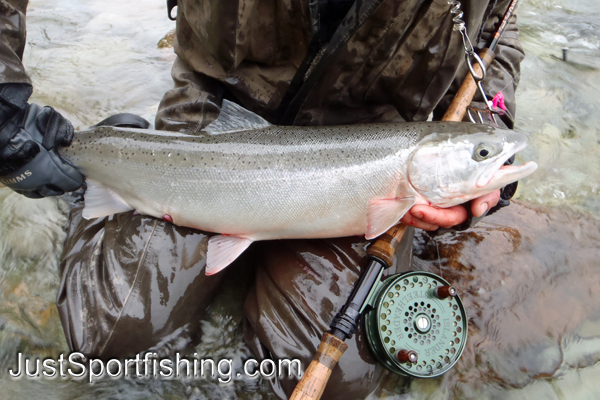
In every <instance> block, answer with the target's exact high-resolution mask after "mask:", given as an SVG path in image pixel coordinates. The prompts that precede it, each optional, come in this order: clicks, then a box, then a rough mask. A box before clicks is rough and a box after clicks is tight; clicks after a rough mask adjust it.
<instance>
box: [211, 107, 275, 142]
mask: <svg viewBox="0 0 600 400" xmlns="http://www.w3.org/2000/svg"><path fill="white" fill-rule="evenodd" d="M269 126H271V124H270V123H269V122H268V121H266V120H265V119H264V118H262V117H261V116H259V115H256V114H255V113H253V112H252V111H249V110H246V109H245V108H244V107H242V106H240V105H238V104H235V103H232V102H231V101H229V100H223V105H222V106H221V113H220V114H219V117H218V118H217V119H216V120H214V121H213V122H211V123H210V124H208V126H206V128H204V131H205V132H207V133H209V134H211V135H221V134H224V133H233V132H242V131H248V130H253V129H262V128H267V127H269Z"/></svg>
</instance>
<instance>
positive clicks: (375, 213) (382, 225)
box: [365, 197, 416, 240]
mask: <svg viewBox="0 0 600 400" xmlns="http://www.w3.org/2000/svg"><path fill="white" fill-rule="evenodd" d="M415 203H416V199H415V198H414V197H403V198H401V199H377V200H370V201H369V205H368V207H367V233H365V237H366V238H367V239H368V240H371V239H374V238H376V237H377V236H379V235H381V234H382V233H384V232H386V231H387V230H388V229H390V228H391V227H392V226H394V225H396V224H397V223H398V221H400V218H402V217H403V216H404V214H406V212H407V211H408V210H410V208H411V207H412V206H414V205H415Z"/></svg>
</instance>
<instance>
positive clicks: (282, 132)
mask: <svg viewBox="0 0 600 400" xmlns="http://www.w3.org/2000/svg"><path fill="white" fill-rule="evenodd" d="M432 127H435V128H436V129H437V130H438V131H439V130H440V129H441V130H446V129H444V125H440V124H424V123H418V124H376V125H368V126H336V127H276V126H272V127H268V128H263V129H260V130H254V131H245V132H236V133H229V134H222V135H212V136H208V135H207V136H188V135H174V134H167V133H163V132H158V131H156V134H151V133H149V132H152V131H138V130H124V129H115V128H111V127H102V128H96V129H94V130H89V131H85V132H79V133H78V134H77V135H76V136H75V139H74V141H73V143H72V145H71V146H70V147H68V148H64V149H62V150H61V155H62V156H63V157H65V158H66V159H68V160H69V161H70V162H72V163H73V164H74V165H75V166H76V167H78V168H79V169H80V170H81V171H82V172H83V173H84V175H86V177H87V178H88V179H91V180H94V181H96V182H99V183H101V184H102V185H104V186H106V187H107V188H109V189H111V190H113V191H115V192H116V193H118V194H119V196H120V197H121V198H122V199H123V200H124V201H125V202H126V203H127V204H128V205H130V206H131V207H132V208H133V209H135V210H137V211H138V212H140V213H142V214H147V215H152V216H155V217H157V218H160V217H162V216H163V215H165V214H168V215H170V216H171V217H172V218H173V221H174V223H176V224H178V225H184V226H189V227H193V228H198V229H202V230H206V231H212V232H219V233H224V234H229V235H239V236H244V237H248V238H250V239H253V240H265V239H274V238H301V237H337V236H346V235H355V234H363V233H364V232H365V231H366V212H367V204H368V201H369V200H371V199H377V198H393V197H397V196H398V193H397V190H398V187H400V183H401V182H402V181H403V180H405V179H406V178H405V174H406V162H407V158H408V157H409V155H410V153H411V151H412V150H413V148H414V146H415V145H416V144H417V143H418V142H419V141H420V139H421V138H422V137H423V136H424V135H425V134H431V133H432V130H431V128H432Z"/></svg>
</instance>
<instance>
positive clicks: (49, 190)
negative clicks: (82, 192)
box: [0, 97, 84, 198]
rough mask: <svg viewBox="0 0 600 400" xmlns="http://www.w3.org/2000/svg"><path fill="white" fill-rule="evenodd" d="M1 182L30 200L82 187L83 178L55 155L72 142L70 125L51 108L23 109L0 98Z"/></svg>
mask: <svg viewBox="0 0 600 400" xmlns="http://www.w3.org/2000/svg"><path fill="white" fill-rule="evenodd" d="M0 119H4V121H3V123H2V122H0V123H2V125H1V127H0V183H2V184H3V185H6V186H8V187H9V188H11V189H12V190H14V191H15V192H17V193H20V194H22V195H24V196H27V197H30V198H41V197H45V196H58V195H61V194H63V193H65V192H70V191H73V190H76V189H78V188H79V187H81V185H82V184H83V181H84V177H83V175H81V173H80V172H79V171H78V170H77V169H75V168H74V167H73V166H72V165H71V164H69V163H68V162H67V161H66V160H64V159H63V158H62V157H61V156H60V155H59V154H58V152H57V147H58V146H68V145H70V144H71V141H72V140H73V133H74V130H73V126H72V125H71V123H70V122H69V121H67V120H66V119H65V118H64V117H63V116H62V115H60V114H59V113H58V112H56V111H55V110H54V109H53V108H52V107H40V106H38V105H37V104H27V105H25V107H24V108H20V107H17V106H15V105H14V102H7V101H6V99H4V98H2V97H0Z"/></svg>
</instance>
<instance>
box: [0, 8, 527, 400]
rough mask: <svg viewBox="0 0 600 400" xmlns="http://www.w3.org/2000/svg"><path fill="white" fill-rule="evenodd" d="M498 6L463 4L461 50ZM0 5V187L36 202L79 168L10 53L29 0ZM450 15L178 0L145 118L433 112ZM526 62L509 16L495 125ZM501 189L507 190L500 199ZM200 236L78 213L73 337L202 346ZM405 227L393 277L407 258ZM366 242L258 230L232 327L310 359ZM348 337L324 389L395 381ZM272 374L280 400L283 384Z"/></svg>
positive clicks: (214, 285)
mask: <svg viewBox="0 0 600 400" xmlns="http://www.w3.org/2000/svg"><path fill="white" fill-rule="evenodd" d="M173 3H176V2H174V1H172V0H171V1H169V4H170V5H173ZM453 3H454V2H453ZM508 3H509V1H508V0H495V1H475V0H465V1H463V2H462V4H461V6H460V8H461V10H463V11H464V17H463V22H464V24H465V26H466V29H467V30H466V31H467V33H468V35H469V37H470V39H471V41H472V42H473V43H474V44H477V45H479V46H483V45H484V44H485V43H487V42H489V40H490V38H491V35H492V33H493V32H494V31H495V28H496V25H497V24H498V21H499V20H500V19H501V17H502V15H503V14H504V12H505V11H506V8H507V5H508ZM0 5H1V7H0V19H1V21H2V24H1V25H0V31H1V35H2V36H1V39H0V64H1V65H2V66H3V68H2V70H1V72H0V82H1V84H0V126H1V128H0V181H3V182H4V183H6V184H8V186H9V187H11V188H12V189H13V190H15V191H17V192H19V193H21V194H23V195H25V196H28V197H34V198H38V197H44V196H53V195H61V194H63V193H64V192H69V191H73V190H76V189H78V188H79V187H80V186H82V184H83V177H82V176H81V174H79V172H78V171H76V170H75V169H74V168H73V167H72V166H70V165H68V164H67V163H66V162H64V161H63V160H62V159H61V158H60V156H59V155H58V154H57V152H56V147H58V146H64V145H68V144H69V143H70V142H71V140H72V138H73V127H72V125H71V124H70V123H69V121H67V120H66V119H65V118H64V117H62V116H61V115H60V114H59V113H58V112H56V111H55V110H54V109H52V108H50V107H39V106H37V105H35V104H28V99H29V96H30V95H31V93H32V85H31V81H30V80H29V77H28V76H27V74H26V72H25V70H24V68H23V65H22V64H21V58H22V55H23V50H24V45H25V11H26V7H27V0H0ZM455 17H457V14H453V13H451V4H449V3H448V1H447V0H441V1H425V0H363V1H357V2H354V1H352V0H320V1H312V0H276V1H247V0H239V1H237V2H225V1H218V0H179V4H178V10H177V29H176V39H175V43H174V48H175V53H176V54H177V58H176V60H175V63H174V65H173V68H172V77H173V80H174V82H175V86H174V88H173V89H172V90H170V91H169V92H167V93H166V94H165V96H164V98H163V100H162V102H161V103H160V106H159V110H158V113H157V116H156V128H157V129H162V130H171V131H178V132H184V133H187V134H196V135H201V134H202V132H201V131H202V129H203V128H204V127H205V126H206V125H208V124H209V123H210V122H211V121H213V120H214V119H215V118H216V117H217V116H218V114H219V111H220V105H221V102H222V100H223V99H229V100H231V101H234V102H237V103H239V104H241V105H242V106H244V107H245V108H247V109H249V110H251V111H253V112H256V113H257V114H259V115H261V116H263V117H264V118H266V119H267V120H269V121H270V122H273V123H278V124H288V125H292V124H293V125H339V124H358V123H370V122H392V121H424V120H427V119H428V118H429V117H431V118H433V119H434V120H439V119H440V118H441V116H442V115H443V113H444V111H445V110H446V108H447V107H448V105H449V103H450V101H451V99H452V97H453V96H454V94H455V93H456V91H457V89H458V86H459V84H460V82H462V80H463V78H464V77H465V75H466V74H467V72H468V68H467V66H466V64H465V62H464V47H463V42H462V39H461V35H460V34H459V33H458V32H456V31H454V30H453V27H454V26H455V24H456V23H459V22H460V21H457V20H456V19H455ZM453 19H454V20H453ZM522 58H523V50H522V48H521V45H520V43H519V40H518V34H517V29H516V26H515V20H514V18H513V20H512V21H511V24H510V26H509V27H508V29H507V31H506V32H505V34H504V36H503V38H502V40H501V41H500V43H499V46H498V48H497V56H496V59H495V61H494V62H493V64H492V65H491V66H490V68H488V75H487V78H486V79H485V81H484V82H483V86H484V88H485V90H486V92H487V93H488V94H491V95H492V96H493V95H495V94H497V93H499V92H502V94H503V96H504V99H505V104H506V107H507V112H506V113H505V114H504V115H503V116H502V117H501V120H500V121H499V123H500V124H504V125H506V127H508V128H512V127H513V119H512V116H514V113H515V103H514V99H515V89H516V85H517V83H518V74H519V63H520V61H521V60H522ZM486 100H489V99H483V98H479V99H478V102H476V103H474V104H473V105H474V106H475V107H477V108H483V106H482V105H483V104H484V103H483V102H484V101H486ZM489 123H492V121H491V120H490V121H489ZM25 126H27V127H28V128H27V130H25V129H24V127H25ZM41 137H43V140H39V139H36V138H41ZM512 193H514V188H511V190H505V193H503V194H502V200H501V201H500V204H501V205H505V204H507V200H508V199H509V198H510V196H511V195H512ZM499 198H500V193H499V192H495V193H492V194H490V195H486V196H483V197H482V198H479V199H476V200H474V201H473V203H472V204H470V205H466V206H456V207H453V208H449V209H443V210H441V209H435V208H433V207H428V206H423V205H420V206H415V207H413V208H412V209H411V211H410V212H409V213H408V214H407V215H406V216H405V217H404V218H403V219H402V221H403V222H405V223H407V224H409V225H412V226H414V227H417V228H422V229H426V230H430V231H434V230H436V229H438V228H439V227H455V228H456V227H457V226H459V225H461V226H459V228H461V229H462V228H465V227H467V226H468V224H469V222H470V221H472V218H470V217H469V213H470V214H471V215H472V216H474V217H480V216H482V215H483V214H485V212H486V211H487V210H489V209H492V208H493V207H494V206H496V203H498V200H499ZM210 235H211V234H210V233H204V232H199V231H196V230H192V229H188V228H182V227H178V226H175V225H173V224H171V223H169V222H166V221H160V220H156V219H154V218H150V217H145V216H141V215H135V213H133V212H130V213H122V214H118V215H115V216H112V217H107V218H101V219H97V220H90V221H87V220H84V219H83V218H82V217H81V208H80V207H78V208H74V209H73V210H72V212H71V216H70V226H69V229H68V235H67V239H66V242H65V247H64V253H63V257H62V263H61V284H60V291H59V294H58V300H57V305H58V308H59V313H60V317H61V321H62V323H63V328H64V330H65V334H66V337H67V343H68V344H69V347H70V349H71V350H73V351H80V352H83V353H84V354H87V355H91V356H95V357H102V358H112V357H125V356H130V355H132V354H135V353H137V352H140V351H145V350H148V349H154V350H157V351H159V352H160V351H167V352H171V351H175V350H178V349H181V348H184V347H186V346H189V345H193V344H195V343H197V342H198V340H200V336H201V330H200V328H199V321H200V318H201V316H202V313H203V312H204V310H205V308H206V307H207V305H208V304H209V303H210V301H211V300H212V299H213V298H214V296H215V294H216V292H217V291H218V290H219V287H220V285H221V283H222V281H223V279H224V277H225V275H226V272H222V273H219V274H217V275H215V276H211V277H207V276H205V275H204V267H205V258H206V244H207V240H208V238H209V236H210ZM411 236H412V235H406V238H408V239H405V240H404V242H403V243H401V244H400V246H401V248H402V249H403V251H401V252H400V256H399V258H398V259H399V260H401V261H402V262H399V263H398V265H396V266H394V267H393V268H390V269H391V270H393V271H389V273H390V274H393V273H396V272H398V271H403V270H406V269H408V268H409V267H410V263H409V261H407V260H410V249H411V245H412V243H411V239H410V237H411ZM365 246H366V241H365V240H364V238H359V237H351V238H339V239H328V240H325V239H321V240H293V241H292V240H285V241H275V242H263V243H256V244H255V245H253V247H252V248H251V250H252V251H250V252H248V255H246V256H242V257H241V259H240V260H239V261H237V262H236V263H237V264H245V267H246V268H249V269H251V270H252V271H253V274H254V276H255V278H254V283H253V285H252V288H251V289H250V291H249V293H248V295H247V298H246V303H245V306H244V311H245V319H246V320H245V323H244V333H245V340H246V343H247V344H248V346H249V347H250V348H251V349H252V351H253V352H254V354H255V356H256V357H259V358H272V359H275V360H277V359H289V358H299V359H301V360H303V362H304V366H305V367H306V366H307V365H308V363H309V361H310V358H311V357H312V354H314V351H315V350H316V346H317V345H318V343H319V341H320V335H321V332H323V331H324V330H325V329H326V328H327V326H328V325H329V323H330V321H331V319H332V318H333V316H334V315H335V313H336V312H337V310H338V309H339V307H340V306H341V305H342V304H343V303H344V301H345V299H346V298H347V296H348V295H349V293H350V290H351V284H352V282H353V281H354V280H355V279H356V277H357V275H358V274H359V272H360V269H361V268H362V267H363V266H364V265H365V264H364V248H365ZM231 268H232V267H230V268H229V270H231ZM361 336H362V334H361V332H360V331H359V332H358V334H356V335H355V336H354V337H353V339H350V340H348V341H347V342H348V343H349V345H350V348H349V350H348V351H346V353H345V355H344V357H343V358H342V360H341V361H340V363H339V364H338V367H337V368H336V369H335V371H334V374H333V376H332V379H331V380H330V384H329V386H328V389H327V391H326V393H325V395H324V398H327V399H334V398H340V399H342V398H343V399H352V398H357V399H360V398H365V397H366V396H367V395H368V394H369V393H371V392H373V391H374V390H377V388H381V385H382V382H384V381H388V382H389V381H390V380H391V381H393V380H394V379H397V378H396V377H391V376H390V373H389V372H387V370H385V369H384V368H383V367H382V366H380V365H378V364H377V362H376V361H375V360H374V358H373V357H372V356H371V355H370V353H369V352H368V350H367V349H366V347H365V346H364V343H363V342H362V339H361ZM273 386H274V390H275V392H276V393H277V395H278V396H280V397H282V398H285V395H286V394H288V395H289V393H291V391H292V389H293V387H294V386H295V382H294V381H284V380H282V381H274V383H273Z"/></svg>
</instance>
